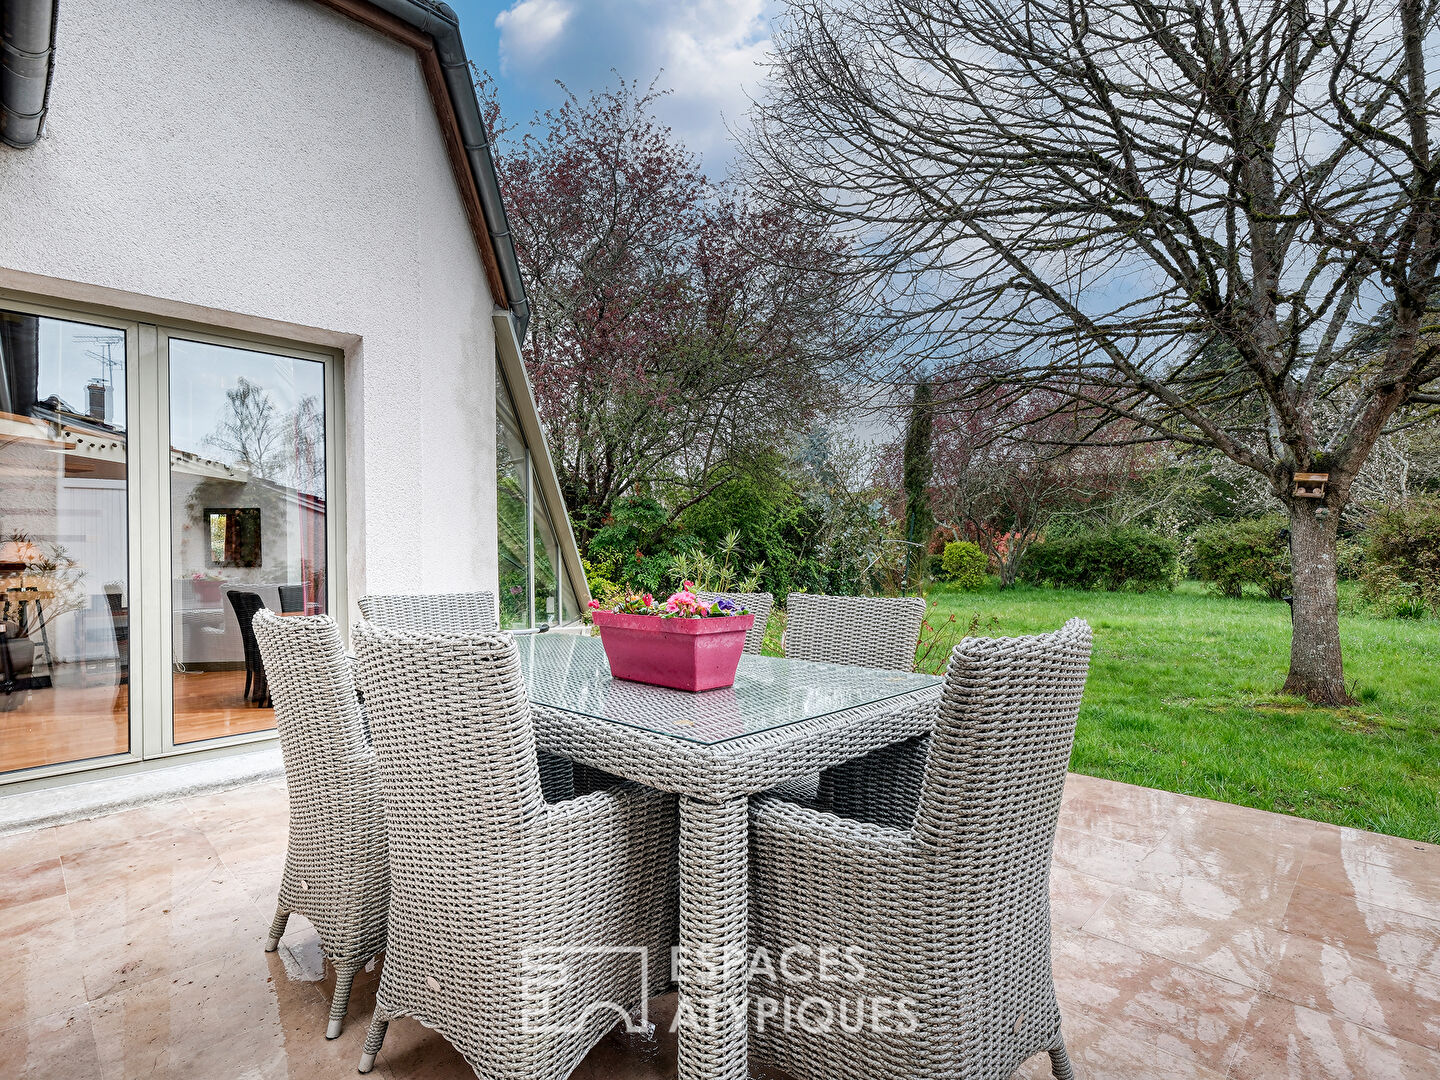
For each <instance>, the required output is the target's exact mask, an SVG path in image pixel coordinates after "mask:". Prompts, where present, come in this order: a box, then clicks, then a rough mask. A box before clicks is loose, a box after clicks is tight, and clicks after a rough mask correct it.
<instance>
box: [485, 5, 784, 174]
mask: <svg viewBox="0 0 1440 1080" xmlns="http://www.w3.org/2000/svg"><path fill="white" fill-rule="evenodd" d="M557 8H558V9H559V10H560V14H559V15H558V18H557V17H554V16H553V15H552V9H557ZM542 9H543V10H542ZM767 9H768V5H767V0H578V2H577V3H575V4H573V5H572V6H570V7H565V6H564V5H562V4H561V3H560V2H559V0H522V2H520V3H517V4H515V5H514V6H512V7H511V8H510V9H509V10H507V11H504V12H502V13H501V14H500V16H499V18H498V19H496V22H495V25H496V26H497V27H499V29H500V53H501V56H502V57H503V58H504V63H505V71H506V74H507V76H509V77H510V78H512V79H515V78H524V79H525V80H526V81H527V82H531V83H532V85H533V86H534V87H535V88H536V89H537V90H538V89H540V87H541V86H542V85H543V84H548V83H549V82H550V81H551V80H554V79H559V80H560V81H562V82H564V83H565V85H567V86H568V87H569V88H570V89H571V90H573V91H575V92H576V93H577V94H581V95H583V94H585V93H587V92H588V91H590V90H592V89H597V88H599V87H601V86H605V85H607V84H611V83H613V82H614V76H613V75H612V74H611V69H612V68H613V69H614V70H615V71H617V72H619V73H620V74H621V75H622V76H624V77H625V78H627V79H636V80H638V81H639V83H640V84H641V85H642V86H646V85H648V84H649V82H650V80H651V79H654V78H655V77H656V76H657V74H658V75H659V79H658V82H657V84H656V85H657V87H658V88H660V89H663V90H669V91H670V93H669V94H668V95H667V96H666V97H665V98H664V99H663V100H662V101H661V103H660V104H659V105H658V107H657V110H658V112H659V113H660V116H661V118H662V119H663V120H664V121H665V122H666V123H668V124H670V125H671V126H672V127H673V128H674V129H675V131H676V132H677V133H678V134H679V135H680V136H681V138H683V139H684V140H685V142H686V144H687V145H688V146H689V147H690V149H691V150H693V151H695V152H696V153H698V154H700V155H701V157H702V158H703V160H704V162H705V164H706V166H707V168H709V169H710V170H711V171H712V172H720V171H723V170H724V169H725V167H726V166H727V165H728V163H729V161H730V159H731V157H732V156H733V153H734V150H733V147H732V146H731V145H730V141H729V136H728V134H727V131H726V123H727V122H728V123H729V124H730V125H731V126H735V125H737V124H741V123H743V120H744V114H745V111H746V107H747V97H746V95H747V93H750V92H753V91H754V89H755V87H756V86H757V85H758V83H759V82H760V80H761V78H762V77H763V74H764V73H763V71H762V69H761V67H760V64H761V63H762V62H763V61H764V60H765V58H766V56H767V55H768V53H769V48H770V29H769V22H768V19H767V14H768V10H767ZM541 26H543V27H544V30H545V33H544V34H541V33H539V32H537V30H538V28H539V27H541ZM514 119H520V118H519V117H515V118H514Z"/></svg>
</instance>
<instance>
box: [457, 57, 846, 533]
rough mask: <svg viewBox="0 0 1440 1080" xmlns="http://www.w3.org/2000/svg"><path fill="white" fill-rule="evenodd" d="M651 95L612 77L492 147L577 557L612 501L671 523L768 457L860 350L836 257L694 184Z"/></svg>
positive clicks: (841, 258)
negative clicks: (655, 507) (637, 503)
mask: <svg viewBox="0 0 1440 1080" xmlns="http://www.w3.org/2000/svg"><path fill="white" fill-rule="evenodd" d="M484 90H486V87H485V86H483V85H482V91H484ZM656 97H657V95H656V94H655V92H654V91H653V90H652V91H642V90H640V89H639V88H638V87H637V85H636V84H634V83H629V82H625V81H623V80H622V81H621V82H620V84H619V86H618V87H616V88H614V89H610V90H605V91H602V92H598V93H594V94H592V95H590V96H589V97H588V98H583V99H582V98H579V97H576V96H574V95H571V96H569V98H568V99H567V100H566V101H565V103H564V104H562V105H561V106H560V107H559V108H558V109H555V110H553V111H551V112H547V113H545V114H544V116H543V117H538V118H537V119H536V121H535V122H534V124H532V126H531V130H530V131H529V132H527V133H526V134H525V135H524V137H523V138H521V139H520V140H518V141H515V140H513V139H504V138H502V139H501V140H500V142H499V144H498V146H499V153H498V156H497V165H498V170H499V174H500V179H501V184H502V188H503V191H504V196H505V203H506V207H507V209H508V213H509V218H510V224H511V227H512V230H513V234H514V239H515V245H516V250H517V252H518V255H519V258H520V264H521V267H522V269H523V271H524V273H525V279H526V283H527V288H528V290H529V294H530V301H531V306H532V310H533V313H534V314H533V319H532V322H531V329H530V333H529V336H528V339H527V341H526V343H525V359H526V365H527V368H528V370H529V373H530V377H531V380H532V382H533V385H534V389H535V395H536V399H537V402H538V404H539V408H540V414H541V417H542V420H543V422H544V425H545V431H546V436H547V438H548V439H549V443H550V448H551V452H552V455H553V458H554V461H555V467H556V472H557V473H558V476H559V481H560V487H561V490H562V492H563V494H564V496H565V501H566V505H567V506H568V508H569V510H570V512H571V515H572V518H573V521H574V524H575V531H576V534H577V538H578V539H579V541H580V543H581V545H582V547H588V544H589V542H590V540H591V539H592V538H593V537H594V536H595V535H596V532H597V531H598V530H599V529H601V528H602V527H603V526H604V525H605V523H606V522H607V521H609V520H611V518H612V516H613V514H614V512H615V510H616V507H617V506H618V505H619V504H620V503H621V502H622V501H623V500H625V499H627V498H628V497H631V496H645V497H650V498H654V499H657V500H658V501H659V503H661V504H663V506H664V507H665V512H666V518H667V520H668V521H674V520H676V519H678V517H679V516H680V515H681V514H683V513H684V511H685V510H686V509H687V508H688V507H690V506H693V505H695V504H697V503H699V502H701V501H702V500H704V499H705V498H706V497H708V496H710V495H711V494H712V493H713V492H715V491H716V490H717V489H718V488H719V487H720V486H721V485H722V484H724V483H726V482H727V481H729V480H731V479H733V477H734V476H735V474H736V472H737V470H738V471H745V470H746V469H748V468H750V466H751V465H752V464H753V463H756V462H761V463H763V462H764V461H766V460H768V459H769V458H770V457H773V455H774V454H775V453H777V452H783V451H784V450H785V449H787V448H788V442H789V441H790V440H792V439H793V438H794V437H795V436H796V435H797V434H798V433H799V432H802V431H804V430H805V429H806V427H807V426H808V425H809V423H810V422H811V421H812V420H813V419H815V418H816V417H819V416H821V415H823V414H824V413H825V412H826V411H827V410H829V409H831V408H832V407H833V406H834V405H835V403H836V401H837V394H838V391H837V386H838V383H837V379H838V378H839V377H840V375H841V373H842V371H843V369H844V368H845V366H846V365H848V364H849V363H851V362H852V361H853V360H854V359H855V358H856V357H858V356H860V355H862V354H863V353H864V351H865V347H866V343H865V340H864V334H863V330H864V322H865V320H864V319H863V318H851V317H847V316H846V315H845V314H844V312H846V311H847V310H852V309H853V305H851V304H850V303H849V302H848V301H847V298H846V297H845V296H844V295H843V292H844V290H845V289H847V288H849V287H851V286H850V282H849V279H847V278H846V277H845V276H844V275H843V274H842V273H841V272H840V270H841V268H842V267H843V265H844V263H845V261H846V259H847V254H846V251H845V249H844V247H843V246H842V245H839V244H837V243H836V242H835V240H834V239H833V237H832V235H831V234H830V233H829V232H828V231H827V230H826V228H825V227H824V226H822V225H820V224H818V223H817V221H816V220H815V219H812V218H810V217H808V216H807V215H805V214H803V213H800V212H797V211H795V210H794V209H793V208H790V207H787V206H785V205H783V204H781V203H779V202H777V201H775V200H774V199H771V198H768V197H766V196H764V195H763V194H760V195H746V196H741V195H737V194H735V193H733V192H730V191H726V190H723V189H721V188H718V187H717V186H716V185H713V184H711V183H710V182H709V181H708V180H707V179H706V178H705V177H704V176H703V175H701V173H700V171H699V169H698V167H697V165H696V162H695V160H694V158H693V157H692V156H691V154H690V153H689V151H688V150H686V149H685V147H684V146H683V145H682V144H681V143H680V141H679V140H678V139H677V138H676V137H675V136H674V134H673V133H672V132H671V131H670V129H669V128H667V127H665V126H663V125H662V124H661V123H660V122H659V121H658V120H657V119H656V117H655V114H654V105H655V101H656ZM492 101H493V98H492ZM494 115H495V112H494V110H493V108H492V119H493V118H494Z"/></svg>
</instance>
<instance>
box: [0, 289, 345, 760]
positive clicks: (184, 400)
mask: <svg viewBox="0 0 1440 1080" xmlns="http://www.w3.org/2000/svg"><path fill="white" fill-rule="evenodd" d="M339 400H340V363H339V358H338V357H337V356H335V355H332V354H329V353H321V352H311V351H309V350H305V349H297V348H291V347H289V346H286V345H283V344H279V343H274V342H270V341H258V340H249V339H242V338H238V337H234V336H228V335H227V336H220V335H215V334H212V333H209V332H205V331H202V330H201V329H200V328H192V329H181V328H177V327H165V326H159V325H155V324H147V323H144V322H138V321H136V322H126V321H123V320H117V319H114V318H111V317H109V316H105V315H100V314H98V313H97V314H93V315H92V314H90V313H86V312H72V311H69V310H66V309H63V308H59V307H50V306H46V305H39V304H34V303H31V302H29V301H24V300H21V299H20V298H14V299H10V298H7V297H4V296H0V786H3V785H5V784H9V783H14V782H17V781H31V780H34V781H37V782H43V781H45V780H46V778H48V777H50V776H54V775H59V774H62V773H71V772H76V771H80V770H84V769H90V768H95V767H98V766H100V765H107V766H108V765H112V764H127V763H135V762H141V761H144V760H147V759H152V758H158V757H165V756H168V755H170V754H176V753H187V752H190V751H193V750H195V749H200V748H209V747H220V746H224V745H227V744H235V743H241V742H246V741H252V740H255V739H262V738H265V737H267V733H268V732H270V731H272V730H273V728H274V726H275V717H274V713H273V711H272V709H271V708H270V706H269V697H268V693H267V687H266V683H265V675H264V668H263V664H262V663H261V660H260V657H259V655H258V650H257V649H256V647H255V640H254V636H253V633H252V631H251V620H252V619H253V617H254V614H255V612H256V611H258V610H259V609H260V608H269V609H271V610H272V611H275V612H277V613H279V614H281V615H287V616H288V615H314V614H321V613H327V612H331V611H334V610H337V609H339V608H341V607H343V602H344V597H343V595H341V594H342V592H343V575H342V576H341V580H333V579H332V577H331V573H330V570H331V567H332V566H333V565H334V564H335V562H336V560H337V558H338V553H339V552H340V551H342V550H343V536H342V535H340V527H339V520H340V519H339V516H338V515H332V514H331V505H330V500H331V497H332V493H333V492H336V491H340V490H343V487H344V484H343V475H342V472H343V470H342V460H341V455H340V454H338V453H337V452H336V450H335V448H336V446H338V445H342V443H341V442H340V440H341V439H342V438H343V432H341V431H340V427H339V421H340V417H341V415H342V410H341V408H340V407H339V405H338V402H339Z"/></svg>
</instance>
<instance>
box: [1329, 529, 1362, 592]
mask: <svg viewBox="0 0 1440 1080" xmlns="http://www.w3.org/2000/svg"><path fill="white" fill-rule="evenodd" d="M1335 573H1336V574H1337V575H1339V578H1340V580H1341V581H1359V580H1360V579H1361V578H1363V577H1364V576H1365V541H1363V540H1352V539H1348V538H1346V537H1341V538H1340V539H1339V540H1338V541H1336V544H1335Z"/></svg>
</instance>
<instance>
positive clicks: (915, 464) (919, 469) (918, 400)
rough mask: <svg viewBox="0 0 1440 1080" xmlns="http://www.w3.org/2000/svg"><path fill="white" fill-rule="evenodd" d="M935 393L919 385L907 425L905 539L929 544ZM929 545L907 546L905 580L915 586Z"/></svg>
mask: <svg viewBox="0 0 1440 1080" xmlns="http://www.w3.org/2000/svg"><path fill="white" fill-rule="evenodd" d="M934 399H935V395H934V393H933V391H931V389H930V384H929V383H928V382H919V383H916V384H915V397H914V400H913V401H912V402H911V403H910V418H909V420H908V421H907V422H906V425H905V477H904V486H905V539H906V540H908V541H910V544H912V545H913V544H921V545H927V546H928V545H929V543H930V534H931V533H932V532H934V531H935V516H934V514H932V513H931V511H930V478H931V476H932V475H933V473H934V469H935V464H934V461H933V459H932V458H931V446H930V427H931V422H932V419H933V415H932V414H933V402H934ZM927 555H928V552H927V548H926V547H925V546H922V547H913V546H909V545H907V546H906V548H905V580H906V581H907V582H908V583H909V584H910V586H911V587H912V588H913V587H915V586H916V585H918V584H919V583H920V578H921V576H922V575H923V573H924V571H925V560H926V558H927Z"/></svg>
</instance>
